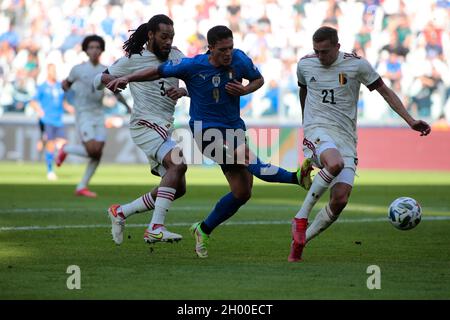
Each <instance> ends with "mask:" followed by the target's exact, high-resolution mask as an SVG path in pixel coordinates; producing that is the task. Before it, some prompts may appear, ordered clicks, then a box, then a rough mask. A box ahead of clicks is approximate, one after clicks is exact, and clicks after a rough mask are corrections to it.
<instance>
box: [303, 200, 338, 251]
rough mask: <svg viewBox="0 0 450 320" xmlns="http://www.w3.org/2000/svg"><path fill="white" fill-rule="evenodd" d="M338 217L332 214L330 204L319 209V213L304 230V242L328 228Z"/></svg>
mask: <svg viewBox="0 0 450 320" xmlns="http://www.w3.org/2000/svg"><path fill="white" fill-rule="evenodd" d="M338 217H339V215H334V214H333V212H331V209H330V204H327V205H326V206H325V207H323V208H322V209H320V211H319V213H317V215H316V217H315V218H314V221H313V223H311V224H310V226H309V227H308V229H306V242H308V241H309V240H311V239H312V238H314V237H315V236H317V235H318V234H319V233H321V232H322V231H324V230H325V229H326V228H328V227H329V226H330V225H331V224H332V223H333V222H335V221H336V220H337V218H338Z"/></svg>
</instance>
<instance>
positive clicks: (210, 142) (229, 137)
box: [191, 127, 247, 173]
mask: <svg viewBox="0 0 450 320" xmlns="http://www.w3.org/2000/svg"><path fill="white" fill-rule="evenodd" d="M191 131H192V132H194V130H193V128H192V127H191ZM194 140H195V143H196V144H197V146H198V148H199V149H200V150H201V151H202V154H203V155H204V156H205V157H207V158H209V159H211V160H213V161H214V162H216V163H217V164H218V165H219V166H220V168H221V169H222V171H223V172H224V173H225V172H228V171H234V170H236V169H241V167H242V166H243V164H238V160H242V159H237V158H236V155H235V150H236V148H237V147H239V146H240V145H242V144H245V143H246V142H247V140H246V137H245V130H243V129H232V128H206V129H202V134H201V135H200V134H195V133H194Z"/></svg>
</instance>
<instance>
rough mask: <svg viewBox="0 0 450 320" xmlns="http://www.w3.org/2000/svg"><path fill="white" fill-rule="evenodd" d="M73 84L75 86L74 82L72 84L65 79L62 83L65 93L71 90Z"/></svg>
mask: <svg viewBox="0 0 450 320" xmlns="http://www.w3.org/2000/svg"><path fill="white" fill-rule="evenodd" d="M72 84H73V82H70V81H69V80H67V79H64V80H63V82H62V83H61V87H62V88H63V90H64V91H67V90H69V89H70V87H71V86H72Z"/></svg>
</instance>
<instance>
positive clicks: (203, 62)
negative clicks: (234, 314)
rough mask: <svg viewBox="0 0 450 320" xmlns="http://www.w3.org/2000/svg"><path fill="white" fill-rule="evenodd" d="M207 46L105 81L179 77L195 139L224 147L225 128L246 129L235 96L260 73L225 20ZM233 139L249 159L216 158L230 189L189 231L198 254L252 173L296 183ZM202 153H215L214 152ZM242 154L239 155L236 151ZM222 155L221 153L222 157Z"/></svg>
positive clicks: (241, 200) (256, 84)
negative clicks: (244, 81) (211, 136)
mask: <svg viewBox="0 0 450 320" xmlns="http://www.w3.org/2000/svg"><path fill="white" fill-rule="evenodd" d="M207 40H208V48H209V50H208V52H207V53H206V54H201V55H197V56H195V57H194V58H183V59H181V60H179V61H168V62H166V63H165V64H163V65H160V66H159V67H157V68H156V67H155V68H147V69H144V70H141V71H138V72H134V73H132V74H130V75H126V76H123V77H120V78H117V79H115V80H113V81H111V82H110V83H109V84H108V85H107V87H108V88H109V89H110V90H112V91H114V92H115V91H116V90H118V89H120V88H124V87H125V86H126V85H127V84H128V82H131V81H148V80H156V79H159V78H162V77H177V78H180V79H182V80H183V81H184V82H185V83H186V87H187V89H188V91H189V96H190V98H191V104H190V116H191V120H190V125H191V129H192V130H193V132H194V138H195V136H196V133H197V132H196V130H197V128H196V127H197V126H196V123H201V125H200V127H199V129H200V130H201V131H202V132H201V133H202V134H201V137H202V139H200V140H201V141H198V140H197V139H195V140H196V143H197V145H198V146H199V147H200V149H201V150H202V152H203V151H204V150H205V149H206V147H208V146H209V145H210V144H213V145H215V147H214V149H212V148H209V149H210V150H221V148H222V150H223V149H226V148H224V147H225V145H226V143H227V142H229V140H227V137H228V134H229V130H230V129H235V130H231V131H239V130H240V131H242V132H243V131H244V130H245V124H244V121H243V120H242V119H241V118H240V106H239V97H240V96H243V95H246V94H249V93H251V92H254V91H255V90H257V89H259V88H260V87H261V86H262V85H263V84H264V78H263V77H262V75H261V74H260V73H259V71H258V70H257V69H256V68H255V67H254V65H253V62H252V61H251V59H250V58H249V57H248V56H247V55H245V53H243V52H242V51H240V50H237V49H234V48H233V45H234V43H233V33H232V32H231V30H230V29H228V28H227V27H225V26H215V27H213V28H211V29H210V30H209V31H208V34H207ZM243 78H245V79H247V80H249V83H248V84H246V85H245V86H244V85H243V84H242V83H241V80H242V79H243ZM207 130H208V131H209V130H216V132H217V131H218V132H219V133H221V134H222V135H221V136H220V137H215V138H214V140H213V139H211V140H212V141H211V140H209V139H206V138H203V137H205V136H204V134H205V133H206V131H207ZM232 137H233V140H234V139H235V138H236V137H237V138H238V140H239V141H237V140H236V141H233V142H234V144H233V148H231V151H232V152H233V153H234V154H233V156H234V157H235V156H236V154H237V153H239V152H240V150H241V151H242V152H243V153H244V154H245V158H246V159H247V156H248V155H249V156H248V158H249V159H250V160H249V161H248V162H247V163H242V164H241V163H236V162H233V163H232V164H229V163H228V162H227V163H223V162H222V163H220V162H218V161H216V162H217V163H219V164H220V166H221V168H222V171H223V173H224V175H225V177H226V179H227V181H228V184H229V186H230V189H231V192H229V193H228V194H226V195H225V196H223V197H222V198H221V199H220V200H219V201H218V202H217V203H216V205H215V207H214V209H213V210H212V211H211V213H210V214H209V215H208V216H207V217H206V219H205V220H204V221H202V222H198V223H195V224H194V225H193V226H192V227H191V232H192V234H193V235H194V238H195V240H196V248H195V249H196V253H197V255H198V256H199V257H201V258H205V257H207V256H208V252H207V245H208V240H209V234H210V233H211V232H212V231H213V230H214V229H215V228H216V227H217V226H218V225H219V224H221V223H222V222H224V221H225V220H227V219H229V218H230V217H231V216H232V215H233V214H234V213H236V212H237V210H238V209H239V208H240V207H241V206H242V205H244V204H245V203H246V202H247V201H248V199H249V198H250V196H251V190H252V186H253V175H255V176H257V177H258V178H260V179H262V180H264V181H268V182H282V183H293V184H298V179H297V175H296V173H295V172H288V171H286V170H284V169H281V168H277V167H275V166H271V165H270V164H264V163H261V161H260V160H259V159H258V158H257V157H256V156H255V155H253V154H252V153H251V152H250V151H249V148H248V145H247V143H246V141H245V137H244V138H243V139H242V138H241V139H239V135H237V136H234V135H233V136H232ZM204 155H205V156H208V157H210V158H211V159H213V160H216V159H215V156H217V154H216V155H214V154H206V153H204ZM239 158H242V157H239ZM222 159H223V157H222Z"/></svg>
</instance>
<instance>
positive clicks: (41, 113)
mask: <svg viewBox="0 0 450 320" xmlns="http://www.w3.org/2000/svg"><path fill="white" fill-rule="evenodd" d="M29 105H30V107H31V108H32V109H33V110H34V111H36V114H37V115H38V117H39V118H42V117H43V116H44V110H42V108H41V106H40V105H39V103H38V102H37V101H36V100H31V101H30V104H29Z"/></svg>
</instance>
